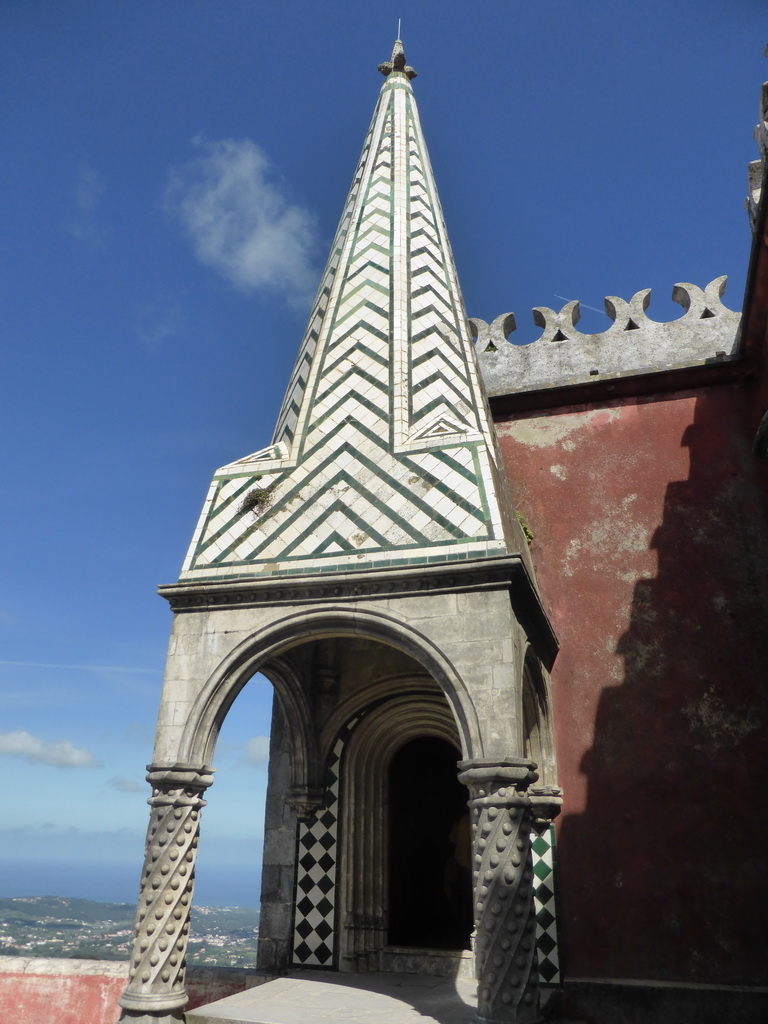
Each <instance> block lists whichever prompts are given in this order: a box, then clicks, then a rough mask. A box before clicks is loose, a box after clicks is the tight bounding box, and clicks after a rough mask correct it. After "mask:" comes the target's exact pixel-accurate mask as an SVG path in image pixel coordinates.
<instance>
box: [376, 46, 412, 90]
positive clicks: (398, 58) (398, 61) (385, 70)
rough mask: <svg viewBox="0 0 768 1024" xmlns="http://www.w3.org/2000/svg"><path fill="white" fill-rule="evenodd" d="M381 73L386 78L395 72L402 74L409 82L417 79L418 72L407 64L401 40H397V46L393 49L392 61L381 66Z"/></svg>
mask: <svg viewBox="0 0 768 1024" xmlns="http://www.w3.org/2000/svg"><path fill="white" fill-rule="evenodd" d="M379 71H380V72H381V73H382V75H384V77H385V78H386V76H387V75H391V74H392V72H393V71H395V72H396V71H400V72H402V73H403V74H404V75H405V76H406V78H408V79H409V80H410V79H413V78H415V77H416V72H415V71H414V70H413V68H412V67H409V66H408V65H407V64H406V63H405V53H404V52H403V44H402V42H401V41H400V40H399V39H396V40H395V45H394V47H393V48H392V56H391V57H390V59H389V60H388V61H387V62H386V63H385V64H379Z"/></svg>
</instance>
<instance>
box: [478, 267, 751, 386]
mask: <svg viewBox="0 0 768 1024" xmlns="http://www.w3.org/2000/svg"><path fill="white" fill-rule="evenodd" d="M726 281H727V278H726V277H717V278H715V280H714V281H711V282H710V283H709V284H708V285H707V286H706V287H705V288H704V289H702V288H699V287H698V286H697V285H694V284H687V283H683V284H676V285H675V286H674V288H673V289H672V298H673V300H674V301H675V302H677V303H678V304H679V305H680V306H682V308H683V309H684V311H685V312H684V314H683V316H681V317H679V318H678V319H677V320H672V321H670V322H667V323H660V322H657V321H655V320H651V319H650V318H649V317H648V316H647V315H646V310H647V309H648V306H649V304H650V301H651V289H650V288H644V289H642V290H641V291H639V292H636V293H635V295H633V296H632V298H631V299H630V301H629V302H627V301H625V300H624V299H621V298H618V297H616V296H613V295H609V296H607V297H606V299H605V311H606V314H607V315H608V316H609V317H610V319H611V320H612V321H613V322H612V324H611V326H610V327H609V328H608V329H607V330H605V331H602V332H600V333H598V334H582V333H581V331H579V330H578V329H577V328H576V324H577V323H578V321H579V317H580V315H581V312H580V308H579V303H578V301H575V300H574V301H572V302H568V303H566V305H565V306H563V308H562V309H561V310H560V312H556V311H555V310H553V309H550V308H549V307H547V306H537V307H535V308H534V310H533V319H534V322H535V323H536V324H537V325H538V326H539V327H541V328H543V331H542V334H541V336H540V337H539V338H537V339H535V340H534V341H533V342H531V343H530V344H526V345H515V344H514V343H511V342H510V341H509V340H508V338H509V335H510V334H511V333H512V332H513V331H514V330H515V328H516V323H515V316H514V314H513V313H502V314H501V315H500V316H497V317H496V319H495V320H493V321H492V322H491V323H490V324H488V323H486V322H485V321H484V320H479V319H477V318H474V317H473V318H471V319H470V321H469V323H470V329H471V331H472V334H473V336H474V338H475V349H476V352H477V356H478V362H479V364H480V370H481V372H482V375H483V379H484V381H485V386H486V389H487V392H488V394H489V395H490V396H493V395H500V394H508V393H510V392H521V391H539V390H544V389H547V388H555V387H564V386H568V385H574V384H586V383H592V382H594V381H596V380H606V379H612V378H616V377H628V376H637V375H640V374H648V373H656V372H659V371H661V370H671V369H682V368H684V367H688V366H698V365H701V364H704V363H719V362H727V361H728V360H729V359H733V358H735V357H736V356H737V355H738V328H739V322H740V320H741V313H737V312H734V311H733V310H730V309H727V308H726V307H725V306H724V305H723V303H722V301H721V297H722V295H723V292H724V291H725V285H726Z"/></svg>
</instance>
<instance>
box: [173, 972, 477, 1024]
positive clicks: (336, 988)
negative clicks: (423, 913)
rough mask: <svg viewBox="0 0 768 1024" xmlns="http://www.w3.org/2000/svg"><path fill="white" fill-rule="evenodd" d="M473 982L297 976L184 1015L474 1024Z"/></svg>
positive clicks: (264, 1021) (266, 1022)
mask: <svg viewBox="0 0 768 1024" xmlns="http://www.w3.org/2000/svg"><path fill="white" fill-rule="evenodd" d="M476 988H477V983H476V982H474V981H470V980H469V979H466V978H433V977H427V976H424V975H419V974H385V973H377V974H336V973H333V974H331V973H330V972H329V973H327V974H325V973H320V972H318V971H312V972H299V971H297V972H295V973H291V974H289V975H287V976H285V977H281V978H275V979H274V980H273V981H267V982H265V983H264V984H262V985H257V986H256V987H255V988H249V989H246V990H245V991H244V992H238V993H237V994H236V995H233V996H228V997H227V998H226V999H219V1000H217V1001H216V1002H214V1003H208V1004H207V1005H206V1006H199V1007H198V1008H197V1009H196V1010H189V1011H187V1015H186V1017H187V1024H245V1022H247V1024H322V1022H325V1021H328V1022H333V1024H472V1022H473V1021H474V1019H475V1008H476V1006H477V999H476Z"/></svg>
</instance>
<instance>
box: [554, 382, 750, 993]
mask: <svg viewBox="0 0 768 1024" xmlns="http://www.w3.org/2000/svg"><path fill="white" fill-rule="evenodd" d="M751 427H752V423H751V418H750V417H749V415H748V412H746V411H745V409H744V405H743V392H740V391H739V390H737V389H733V388H728V389H722V388H713V389H710V390H708V391H703V392H701V393H700V395H699V396H698V397H697V399H696V402H695V416H694V420H693V422H692V423H691V424H690V425H689V426H688V428H687V429H686V430H685V433H684V435H683V442H682V443H683V445H685V446H687V447H688V449H689V451H690V474H689V477H688V479H686V480H676V481H674V482H671V483H669V484H668V485H667V487H666V492H665V498H664V508H663V520H662V522H661V523H660V525H658V527H657V528H656V529H655V532H654V533H653V536H652V541H651V547H652V548H653V549H654V550H655V551H656V552H657V555H658V572H657V575H656V576H655V578H653V579H640V580H638V581H637V582H636V584H635V586H634V592H633V598H632V604H631V610H630V617H629V626H628V628H626V629H625V631H624V632H623V634H622V635H621V637H620V639H619V641H618V644H617V645H616V648H615V650H616V653H617V654H618V655H620V656H621V658H622V659H623V663H624V669H623V680H622V681H621V683H620V685H614V686H609V687H607V688H605V689H603V690H602V693H601V695H600V698H599V702H598V705H597V714H596V718H595V722H594V740H593V743H592V746H591V749H589V750H587V752H586V753H585V754H584V756H583V759H582V762H581V765H580V768H581V771H582V772H583V773H584V774H585V775H586V779H587V801H586V807H585V810H584V812H583V813H581V814H575V815H568V814H567V802H566V808H565V812H566V813H565V814H564V816H563V820H562V822H561V824H560V829H559V854H560V869H561V874H560V880H561V905H562V911H563V926H564V929H563V930H564V939H565V950H564V952H565V959H566V970H567V971H568V972H569V973H571V974H572V975H576V976H578V975H584V976H592V977H595V976H602V977H614V978H621V977H624V978H632V977H634V978H649V979H667V980H682V981H695V982H717V983H730V984H735V983H740V984H766V982H768V969H767V963H766V955H765V953H766V949H765V941H764V921H765V919H766V912H768V882H767V879H766V872H765V865H764V858H765V849H766V839H767V838H768V829H767V827H766V822H765V815H764V813H763V812H762V809H761V808H762V804H763V801H764V799H765V788H766V783H767V782H768V744H766V731H767V730H766V726H767V725H768V704H767V693H766V691H767V690H768V501H767V500H766V499H767V497H768V475H767V474H766V472H765V470H766V467H765V465H764V464H761V463H759V462H757V461H756V460H755V459H754V457H753V456H752V455H751V453H750V450H749V443H750V439H751V433H750V430H751ZM662 447H663V445H662ZM591 625H593V624H590V623H588V622H584V623H582V627H583V628H584V629H586V630H589V629H590V627H591ZM566 642H567V639H566ZM600 642H601V640H600V637H599V636H595V638H594V643H595V644H599V643H600ZM595 682H596V684H599V681H595ZM555 700H556V706H555V714H556V715H558V713H559V712H562V711H563V710H564V707H561V706H560V704H561V703H562V704H563V705H567V698H566V699H563V694H560V695H558V692H557V688H556V689H555ZM560 725H561V728H565V729H567V722H565V723H563V722H562V720H561V722H560ZM566 784H567V783H566ZM566 800H567V789H566Z"/></svg>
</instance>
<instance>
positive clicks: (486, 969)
mask: <svg viewBox="0 0 768 1024" xmlns="http://www.w3.org/2000/svg"><path fill="white" fill-rule="evenodd" d="M459 768H460V769H461V771H460V774H459V780H460V781H461V782H463V783H464V785H465V786H467V788H468V789H469V792H470V801H469V806H470V808H471V812H472V843H473V858H474V862H473V867H474V875H473V878H474V895H475V935H476V939H475V965H476V971H477V979H478V984H477V1021H478V1024H510V1022H515V1024H517V1022H520V1024H533V1022H536V1021H540V1020H541V1017H540V1014H539V981H538V970H537V967H536V918H535V916H534V908H533V869H532V865H531V801H530V798H529V797H528V795H527V789H528V787H529V786H530V785H531V784H533V783H534V782H536V780H537V779H538V776H537V774H536V772H535V770H534V769H535V768H536V765H535V764H534V763H533V762H532V761H524V760H522V759H520V758H506V759H505V760H503V761H495V762H489V761H480V760H471V761H462V762H461V763H460V765H459Z"/></svg>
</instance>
